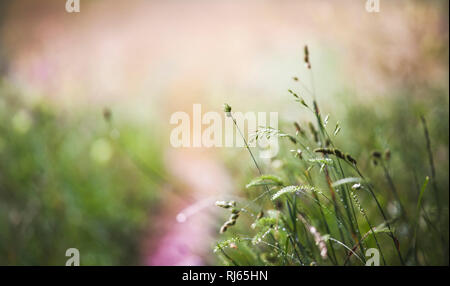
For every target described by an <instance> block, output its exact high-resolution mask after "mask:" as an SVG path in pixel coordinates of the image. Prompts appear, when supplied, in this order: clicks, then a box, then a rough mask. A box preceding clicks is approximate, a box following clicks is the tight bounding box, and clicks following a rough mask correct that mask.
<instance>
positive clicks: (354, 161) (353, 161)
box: [346, 154, 356, 165]
mask: <svg viewBox="0 0 450 286" xmlns="http://www.w3.org/2000/svg"><path fill="white" fill-rule="evenodd" d="M346 158H347V161H349V162H350V163H352V164H353V165H356V160H355V159H354V158H353V157H352V156H350V155H349V154H347V156H346Z"/></svg>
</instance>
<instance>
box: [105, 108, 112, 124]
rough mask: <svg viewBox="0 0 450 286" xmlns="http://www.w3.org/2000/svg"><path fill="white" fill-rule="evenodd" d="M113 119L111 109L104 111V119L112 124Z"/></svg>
mask: <svg viewBox="0 0 450 286" xmlns="http://www.w3.org/2000/svg"><path fill="white" fill-rule="evenodd" d="M111 117H112V112H111V110H110V109H109V108H107V107H105V108H104V109H103V118H104V119H105V120H106V121H107V122H110V121H111Z"/></svg>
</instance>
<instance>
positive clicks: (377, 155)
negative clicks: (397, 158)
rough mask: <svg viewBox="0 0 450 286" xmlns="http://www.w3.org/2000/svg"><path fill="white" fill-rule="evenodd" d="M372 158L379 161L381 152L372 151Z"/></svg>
mask: <svg viewBox="0 0 450 286" xmlns="http://www.w3.org/2000/svg"><path fill="white" fill-rule="evenodd" d="M372 157H374V158H377V159H380V158H381V152H379V151H373V152H372Z"/></svg>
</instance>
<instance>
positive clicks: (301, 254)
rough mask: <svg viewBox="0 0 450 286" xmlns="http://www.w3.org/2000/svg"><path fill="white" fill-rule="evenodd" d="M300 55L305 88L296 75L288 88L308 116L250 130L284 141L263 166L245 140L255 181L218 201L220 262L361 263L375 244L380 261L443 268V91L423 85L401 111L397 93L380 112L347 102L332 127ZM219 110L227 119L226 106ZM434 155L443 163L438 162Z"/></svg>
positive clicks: (445, 220) (445, 223) (445, 225)
mask: <svg viewBox="0 0 450 286" xmlns="http://www.w3.org/2000/svg"><path fill="white" fill-rule="evenodd" d="M304 55H305V58H304V62H305V66H306V68H307V69H309V70H310V71H311V72H310V78H311V84H310V86H309V87H308V86H307V84H305V83H304V82H303V81H301V80H299V79H298V78H296V77H295V78H294V80H295V81H296V82H297V83H298V91H297V90H288V92H289V95H290V96H291V97H292V99H293V100H294V101H295V102H296V103H298V108H299V112H302V113H303V112H305V111H306V112H309V113H310V114H312V115H313V116H312V118H314V120H313V121H310V122H303V123H299V122H293V124H290V126H289V125H287V126H282V128H283V130H272V129H270V128H260V129H258V130H257V132H256V136H255V137H256V138H258V137H262V136H265V137H267V138H270V137H272V136H277V137H279V139H280V140H281V141H283V142H282V145H281V146H282V147H281V150H280V152H279V153H278V155H277V156H276V157H275V158H273V159H271V162H262V163H261V162H260V163H258V161H257V160H256V157H257V156H255V154H253V153H254V152H257V151H256V150H254V151H253V152H252V150H251V149H250V148H249V147H248V145H247V144H246V147H247V150H248V152H249V153H250V157H251V162H253V163H254V168H255V169H256V170H257V172H256V175H257V177H254V178H252V179H250V180H249V181H250V182H249V183H248V184H246V187H245V190H244V191H243V192H239V194H240V195H243V196H244V197H245V198H246V199H242V200H238V201H237V202H236V201H229V202H222V204H221V205H219V206H220V207H224V206H226V208H227V210H229V211H230V213H231V215H232V216H231V217H230V219H229V220H228V221H227V222H225V223H224V224H223V225H222V228H221V231H220V232H221V233H222V236H224V237H222V238H221V239H220V241H219V242H218V243H217V245H216V247H215V249H214V252H216V253H217V257H218V258H219V259H220V261H221V263H223V264H225V265H365V264H366V263H367V261H368V260H369V259H370V258H372V255H373V250H371V249H373V248H375V249H376V250H377V251H378V252H379V257H380V264H381V265H448V176H447V175H446V173H447V172H448V94H446V93H447V92H446V91H445V90H438V91H436V90H434V91H432V90H431V91H430V95H433V96H430V97H429V98H427V101H425V102H422V101H420V100H419V101H416V102H407V104H408V105H406V108H405V105H404V104H405V102H403V101H404V100H409V99H405V96H402V95H399V96H397V97H396V98H395V99H393V100H391V103H390V104H387V105H385V106H383V107H382V110H383V112H384V115H383V116H380V115H379V114H377V113H376V112H377V111H376V110H377V108H373V105H372V106H371V105H364V104H361V105H358V104H355V103H352V104H351V106H350V108H347V110H346V111H347V113H346V114H344V118H342V119H340V120H339V121H337V122H336V123H335V124H331V120H330V116H329V115H326V116H324V115H323V114H324V113H322V110H320V108H319V104H318V101H319V99H318V96H317V95H316V94H315V88H314V84H315V83H314V78H313V74H312V69H311V67H312V65H311V62H310V60H309V51H308V48H307V47H305V51H304ZM446 96H447V99H445V98H446ZM349 101H350V102H351V101H352V99H350V100H349ZM437 101H441V103H440V105H439V104H438V103H437ZM378 108H379V107H378ZM429 110H431V112H428V111H429ZM225 112H226V113H227V116H230V117H232V118H233V115H232V114H233V113H232V108H231V106H229V105H225ZM425 114H426V115H425ZM427 116H428V117H429V118H430V120H428V122H433V134H436V135H435V136H433V137H432V135H431V132H430V131H429V127H428V122H427V119H426V117H427ZM439 116H440V117H439ZM339 122H342V123H339ZM235 125H236V128H237V129H238V130H239V127H238V126H237V124H236V122H235ZM408 125H409V126H408ZM286 130H287V131H289V132H291V133H289V132H286ZM291 130H292V131H291ZM344 131H345V137H344V136H341V134H342V133H344ZM441 132H446V134H447V135H446V134H442V133H441ZM241 136H242V134H241ZM383 136H389V140H386V139H383ZM244 140H245V139H244ZM433 140H435V141H433ZM438 151H439V153H440V154H441V156H442V155H443V156H447V160H446V158H445V157H444V158H440V159H439V162H438V163H437V162H436V160H435V158H434V157H435V155H436V153H437V152H438ZM436 170H439V174H437V171H436ZM244 179H245V177H244ZM238 180H239V179H238ZM241 180H242V178H241ZM247 180H248V179H247ZM425 197H426V199H425ZM233 214H235V215H234V216H233ZM368 264H371V262H370V263H368Z"/></svg>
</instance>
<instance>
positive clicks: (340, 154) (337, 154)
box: [333, 149, 345, 160]
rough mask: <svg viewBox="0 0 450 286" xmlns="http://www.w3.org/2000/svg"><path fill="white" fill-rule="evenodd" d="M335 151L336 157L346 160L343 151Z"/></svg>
mask: <svg viewBox="0 0 450 286" xmlns="http://www.w3.org/2000/svg"><path fill="white" fill-rule="evenodd" d="M333 151H334V155H336V156H337V157H338V158H341V159H343V160H345V155H344V153H343V152H342V151H341V150H339V149H333Z"/></svg>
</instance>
